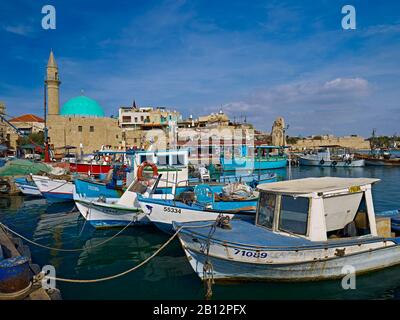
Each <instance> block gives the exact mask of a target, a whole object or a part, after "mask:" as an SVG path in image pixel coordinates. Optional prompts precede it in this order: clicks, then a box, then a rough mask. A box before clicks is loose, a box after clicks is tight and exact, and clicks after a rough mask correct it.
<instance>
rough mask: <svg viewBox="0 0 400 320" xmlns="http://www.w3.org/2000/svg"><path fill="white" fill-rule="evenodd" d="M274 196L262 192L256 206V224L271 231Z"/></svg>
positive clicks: (274, 203) (274, 204)
mask: <svg viewBox="0 0 400 320" xmlns="http://www.w3.org/2000/svg"><path fill="white" fill-rule="evenodd" d="M275 206H276V195H274V194H270V193H265V192H262V193H261V195H260V200H259V204H258V215H257V224H258V225H260V226H263V227H266V228H268V229H272V227H273V223H274V215H275Z"/></svg>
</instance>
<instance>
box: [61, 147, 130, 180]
mask: <svg viewBox="0 0 400 320" xmlns="http://www.w3.org/2000/svg"><path fill="white" fill-rule="evenodd" d="M134 154H135V150H128V151H114V150H100V151H97V152H95V153H94V154H93V155H86V160H80V161H73V162H70V163H69V170H70V171H71V172H74V173H77V174H85V175H89V176H95V177H98V176H101V175H105V174H107V173H108V172H109V171H110V170H111V169H112V168H113V166H115V165H117V164H118V165H127V166H130V165H131V159H132V158H133V156H134Z"/></svg>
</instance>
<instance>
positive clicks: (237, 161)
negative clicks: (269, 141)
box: [220, 145, 288, 172]
mask: <svg viewBox="0 0 400 320" xmlns="http://www.w3.org/2000/svg"><path fill="white" fill-rule="evenodd" d="M285 148H286V147H280V146H265V145H261V146H255V147H254V150H249V151H242V152H241V154H240V155H239V156H236V155H235V153H234V152H232V154H231V156H230V157H227V155H226V154H222V155H221V157H220V163H221V166H222V168H223V171H225V172H226V171H240V170H247V171H248V170H254V171H256V170H269V169H279V168H285V167H286V165H287V160H288V158H287V155H286V154H285V152H284V150H285Z"/></svg>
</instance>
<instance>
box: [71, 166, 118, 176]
mask: <svg viewBox="0 0 400 320" xmlns="http://www.w3.org/2000/svg"><path fill="white" fill-rule="evenodd" d="M69 169H70V171H71V172H77V173H85V174H88V173H89V172H90V174H94V175H96V174H101V173H108V171H110V170H111V169H112V166H111V165H101V164H87V163H71V164H70V165H69Z"/></svg>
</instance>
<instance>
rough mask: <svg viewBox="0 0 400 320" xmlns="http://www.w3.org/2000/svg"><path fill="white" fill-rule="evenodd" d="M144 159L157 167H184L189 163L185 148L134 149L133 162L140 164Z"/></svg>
mask: <svg viewBox="0 0 400 320" xmlns="http://www.w3.org/2000/svg"><path fill="white" fill-rule="evenodd" d="M144 161H150V162H152V163H154V164H155V165H156V166H159V167H164V166H166V167H186V166H187V165H188V164H189V153H188V151H187V150H182V149H181V150H164V151H136V153H135V164H136V165H140V164H141V163H143V162H144Z"/></svg>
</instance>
